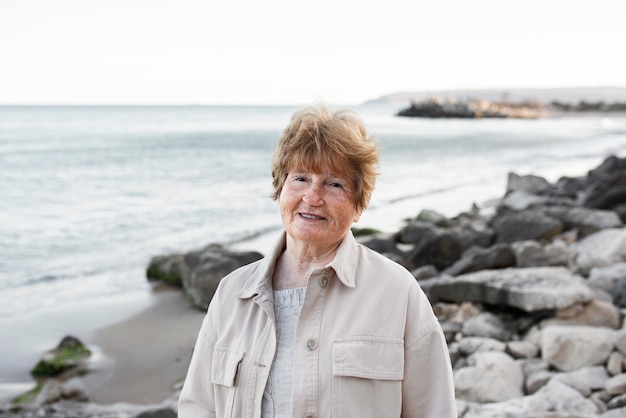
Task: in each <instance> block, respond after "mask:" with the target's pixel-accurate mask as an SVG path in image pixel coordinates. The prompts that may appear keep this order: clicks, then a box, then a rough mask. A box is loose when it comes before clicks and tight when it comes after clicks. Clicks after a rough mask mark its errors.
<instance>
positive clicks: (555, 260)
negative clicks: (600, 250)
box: [513, 241, 574, 267]
mask: <svg viewBox="0 0 626 418" xmlns="http://www.w3.org/2000/svg"><path fill="white" fill-rule="evenodd" d="M513 252H514V253H515V261H516V265H517V267H542V266H566V267H567V266H569V265H570V264H571V263H572V261H573V260H574V253H573V252H572V251H571V250H570V249H569V247H568V246H567V245H565V243H563V242H562V241H557V242H555V243H551V244H547V245H545V246H543V245H541V244H540V243H538V242H537V241H520V242H516V243H514V244H513Z"/></svg>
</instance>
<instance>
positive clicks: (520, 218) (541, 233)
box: [493, 210, 563, 243]
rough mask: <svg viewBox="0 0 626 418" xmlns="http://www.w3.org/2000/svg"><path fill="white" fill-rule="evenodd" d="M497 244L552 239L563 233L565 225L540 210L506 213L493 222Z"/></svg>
mask: <svg viewBox="0 0 626 418" xmlns="http://www.w3.org/2000/svg"><path fill="white" fill-rule="evenodd" d="M493 229H494V231H495V232H496V242H497V243H500V242H516V241H527V240H541V239H550V238H553V237H554V236H556V235H557V234H559V233H561V232H562V231H563V223H562V222H561V221H560V220H558V219H555V218H552V217H549V216H546V215H545V214H544V213H543V212H541V211H539V210H527V211H524V212H512V213H506V214H504V215H500V216H498V217H496V218H495V219H494V221H493Z"/></svg>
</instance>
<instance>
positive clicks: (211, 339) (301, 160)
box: [178, 106, 457, 418]
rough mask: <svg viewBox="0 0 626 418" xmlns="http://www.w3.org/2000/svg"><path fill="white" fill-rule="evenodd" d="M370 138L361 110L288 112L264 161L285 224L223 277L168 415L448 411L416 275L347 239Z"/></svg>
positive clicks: (433, 328)
mask: <svg viewBox="0 0 626 418" xmlns="http://www.w3.org/2000/svg"><path fill="white" fill-rule="evenodd" d="M377 164H378V150H377V148H376V145H375V144H374V143H373V142H372V141H371V139H370V138H369V137H368V135H367V133H366V131H365V128H364V126H363V124H362V122H361V121H360V119H359V118H358V117H357V116H355V115H354V114H353V113H352V112H350V111H341V112H336V113H333V112H331V111H330V110H329V109H328V108H326V107H324V106H318V107H310V108H305V109H303V110H301V111H299V112H297V113H296V114H295V115H294V116H293V117H292V119H291V122H290V124H289V126H288V127H287V128H286V130H285V131H284V133H283V135H282V137H281V138H280V141H279V143H278V147H277V150H276V153H275V155H274V159H273V162H272V177H273V186H274V198H275V199H276V200H278V203H279V206H280V216H281V219H282V222H283V225H284V229H285V232H284V234H283V235H282V237H281V238H280V240H279V241H278V242H277V244H276V246H275V247H274V248H273V249H271V251H270V252H269V254H268V255H267V256H266V257H265V258H264V259H262V260H259V261H257V262H255V263H252V264H249V265H247V266H244V267H241V268H239V269H238V270H235V271H234V272H232V273H231V274H229V275H228V276H227V277H225V278H224V279H223V280H222V281H221V283H220V285H219V288H218V289H217V292H216V293H215V296H214V297H213V300H212V301H211V304H210V306H209V309H208V312H207V315H206V318H205V320H204V323H203V325H202V328H201V330H200V333H199V335H198V340H197V343H196V347H195V350H194V353H193V357H192V360H191V364H190V366H189V373H188V375H187V378H186V381H185V384H184V386H183V390H182V393H181V396H180V401H179V410H178V413H179V417H181V418H200V417H238V418H240V417H263V418H266V417H267V418H270V417H271V418H278V417H280V418H283V417H285V418H286V417H289V418H291V417H303V418H307V417H309V418H313V417H341V418H346V417H355V418H356V417H358V418H363V417H376V418H381V417H421V418H448V417H450V418H452V417H456V416H457V415H456V409H455V401H454V384H453V379H452V371H451V366H450V358H449V355H448V351H447V346H446V341H445V339H444V336H443V332H442V330H441V327H440V326H439V323H438V321H437V319H436V317H435V315H434V314H433V311H432V308H431V306H430V303H429V301H428V299H427V298H426V296H425V295H424V293H423V292H422V290H421V289H420V288H419V286H418V284H417V281H416V280H415V278H414V277H413V276H412V275H411V274H410V273H409V272H408V271H407V270H406V269H405V268H404V267H401V266H400V265H398V264H396V263H394V262H393V261H391V260H389V259H387V258H385V257H384V256H382V255H380V254H378V253H376V252H374V251H372V250H370V249H368V248H367V247H364V246H362V245H360V244H357V243H356V241H355V239H354V237H353V235H352V232H351V230H350V227H351V225H352V223H353V222H357V221H358V220H359V217H360V215H361V213H362V212H363V210H364V209H365V207H366V206H367V204H368V202H369V199H370V196H371V193H372V190H373V188H374V183H375V178H376V174H377V173H376V170H377Z"/></svg>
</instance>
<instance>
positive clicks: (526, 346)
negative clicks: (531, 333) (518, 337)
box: [506, 341, 539, 359]
mask: <svg viewBox="0 0 626 418" xmlns="http://www.w3.org/2000/svg"><path fill="white" fill-rule="evenodd" d="M506 352H507V353H509V354H510V355H511V357H513V358H515V359H519V358H526V359H530V358H535V357H537V355H538V354H539V347H538V346H537V344H535V343H532V342H530V341H509V342H508V343H507V345H506Z"/></svg>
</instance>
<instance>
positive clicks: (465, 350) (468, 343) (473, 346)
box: [458, 337, 506, 356]
mask: <svg viewBox="0 0 626 418" xmlns="http://www.w3.org/2000/svg"><path fill="white" fill-rule="evenodd" d="M458 349H459V352H460V353H461V354H462V355H464V356H469V355H470V354H474V353H478V352H479V351H500V352H504V351H505V349H506V344H504V343H503V342H501V341H498V340H496V339H494V338H487V337H464V338H461V340H460V341H459V342H458Z"/></svg>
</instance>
